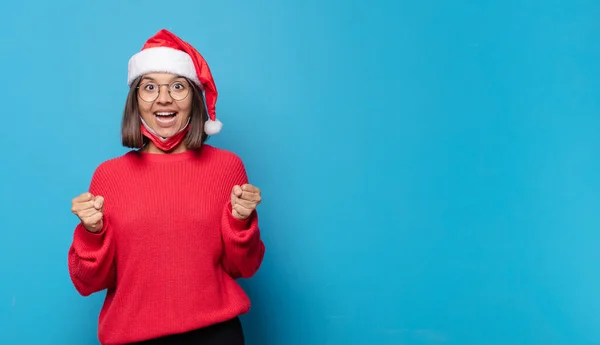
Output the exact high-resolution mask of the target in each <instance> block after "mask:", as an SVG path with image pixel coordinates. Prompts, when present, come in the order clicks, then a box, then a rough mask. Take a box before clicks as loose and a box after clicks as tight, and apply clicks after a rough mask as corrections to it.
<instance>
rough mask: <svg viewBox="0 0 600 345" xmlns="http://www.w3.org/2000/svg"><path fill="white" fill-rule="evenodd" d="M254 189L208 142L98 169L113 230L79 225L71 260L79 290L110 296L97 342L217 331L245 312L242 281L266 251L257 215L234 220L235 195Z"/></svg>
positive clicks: (95, 183)
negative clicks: (214, 326) (236, 191)
mask: <svg viewBox="0 0 600 345" xmlns="http://www.w3.org/2000/svg"><path fill="white" fill-rule="evenodd" d="M244 183H248V178H247V176H246V171H245V168H244V165H243V163H242V161H241V160H240V159H239V157H237V156H236V155H235V154H233V153H231V152H229V151H226V150H222V149H217V148H214V147H212V146H210V145H204V146H203V147H202V149H200V150H189V151H186V152H184V153H177V154H149V153H142V152H138V151H130V152H128V153H126V154H124V155H123V156H120V157H117V158H114V159H111V160H108V161H106V162H104V163H102V164H100V165H99V166H98V168H97V169H96V170H95V172H94V174H93V177H92V181H91V184H90V189H89V191H90V193H92V194H93V195H101V196H103V197H104V199H105V200H104V227H103V228H102V231H101V232H100V233H97V234H94V233H91V232H88V231H87V230H86V229H85V228H84V227H83V225H82V224H81V223H80V224H78V225H77V226H76V227H75V231H74V236H73V242H72V245H71V247H70V250H69V253H68V264H69V273H70V276H71V279H72V281H73V284H74V286H75V288H76V289H77V291H78V292H79V293H80V294H81V295H83V296H88V295H90V294H92V293H95V292H98V291H101V290H106V299H105V302H104V305H103V307H102V309H101V311H100V315H99V327H98V332H99V334H98V336H99V340H100V342H101V343H102V344H104V345H113V344H125V343H129V342H135V341H141V340H145V339H150V338H155V337H160V336H164V335H168V334H173V333H180V332H185V331H189V330H193V329H196V328H200V327H204V326H208V325H211V324H214V323H217V322H221V321H225V320H228V319H231V318H233V317H235V316H238V315H240V314H243V313H246V312H247V311H248V310H249V308H250V301H249V299H248V297H247V295H246V294H245V293H244V291H243V290H242V289H241V287H240V286H239V285H238V283H237V282H236V281H235V280H234V279H237V278H248V277H251V276H252V275H254V273H255V272H256V271H257V270H258V268H259V266H260V264H261V262H262V260H263V256H264V253H265V246H264V244H263V242H262V240H261V238H260V232H259V227H258V216H257V214H256V211H254V212H253V213H252V215H251V216H250V217H249V218H248V219H246V220H238V219H237V218H235V217H233V216H232V214H231V191H232V188H233V187H234V186H235V185H242V184H244Z"/></svg>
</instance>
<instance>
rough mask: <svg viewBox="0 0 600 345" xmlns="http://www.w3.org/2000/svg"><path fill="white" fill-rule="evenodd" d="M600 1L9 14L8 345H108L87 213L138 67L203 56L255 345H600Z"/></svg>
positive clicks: (157, 7) (133, 6)
mask: <svg viewBox="0 0 600 345" xmlns="http://www.w3.org/2000/svg"><path fill="white" fill-rule="evenodd" d="M599 15H600V4H599V3H597V2H593V1H584V0H571V1H567V0H563V1H559V0H552V1H516V0H513V1H475V0H473V1H466V0H463V1H432V0H426V1H412V2H409V1H396V2H393V1H389V2H387V3H386V2H383V1H378V2H374V3H372V4H371V5H368V4H367V1H332V0H330V1H326V2H320V1H315V0H305V1H287V2H275V1H264V0H257V1H252V2H245V1H244V2H243V1H240V2H235V1H219V2H216V1H215V2H197V1H196V2H194V1H180V2H173V3H170V4H169V3H168V2H165V1H160V2H159V1H154V0H148V1H144V2H133V1H104V2H93V3H92V2H90V3H88V2H81V1H63V2H56V1H55V2H41V1H38V2H33V3H32V2H22V3H18V2H12V3H3V4H2V5H0V23H1V24H0V28H1V30H0V38H1V42H2V43H3V44H2V46H3V50H2V54H1V55H0V56H1V57H0V59H1V60H2V66H4V68H3V71H2V86H1V91H2V92H1V93H0V95H1V96H2V101H3V102H2V103H3V104H2V107H3V110H4V111H3V114H4V116H3V120H2V133H1V136H0V142H1V143H2V148H3V155H2V168H1V171H0V188H1V195H0V214H1V217H0V229H1V236H2V237H1V239H0V262H1V264H0V276H1V277H2V283H1V284H0V343H2V344H47V345H54V344H56V345H58V344H60V345H68V344H77V345H85V344H95V343H97V340H96V318H97V313H98V311H99V308H100V304H101V302H102V298H103V294H97V295H94V296H92V297H89V298H83V297H80V296H79V295H77V294H76V292H75V290H74V289H73V287H72V285H71V282H70V281H69V277H68V272H67V262H66V254H67V250H68V246H69V244H70V240H71V236H72V230H73V227H74V225H75V223H76V220H75V218H74V216H73V215H72V214H71V213H70V201H71V198H72V197H74V196H76V195H78V194H79V193H81V192H82V191H84V190H85V188H86V187H87V185H88V183H89V179H90V177H91V173H92V171H93V169H94V168H95V167H96V165H97V164H99V163H100V162H101V161H103V160H105V159H108V158H110V157H113V156H116V155H119V154H122V153H123V152H125V150H124V149H123V148H122V147H120V142H119V124H120V116H121V111H122V107H123V103H124V99H125V95H126V92H127V88H126V73H127V60H128V58H129V56H130V55H131V54H133V53H134V52H136V51H137V50H138V49H139V48H140V47H141V45H142V44H143V42H144V41H145V39H146V38H147V37H149V36H150V35H152V34H153V33H154V32H156V31H157V30H158V29H160V28H162V27H165V28H168V29H171V30H173V31H175V32H176V33H178V34H179V35H181V36H182V37H184V39H186V40H188V41H190V42H191V43H193V44H194V45H196V46H197V47H198V48H199V49H200V50H201V51H202V53H203V54H204V55H205V57H206V58H207V60H208V61H209V63H210V66H211V68H212V70H213V72H214V75H215V78H216V80H217V86H218V87H219V91H220V98H219V103H218V108H217V109H218V110H217V111H218V114H219V117H220V119H221V120H222V121H223V122H224V125H225V127H224V130H223V132H222V133H221V134H220V135H219V136H218V137H215V138H212V139H211V140H210V142H211V143H212V144H213V145H216V146H219V147H223V148H226V149H230V150H233V151H235V152H236V153H238V154H239V155H240V156H241V157H242V158H243V159H244V161H245V162H246V165H247V169H248V173H249V175H250V178H251V180H252V181H253V183H254V184H256V185H258V186H260V187H261V188H262V190H263V193H264V202H263V204H262V205H261V207H260V212H261V222H262V227H263V234H264V240H265V242H266V245H267V247H268V252H267V256H266V258H265V261H264V265H263V266H262V269H261V271H260V272H259V273H258V274H257V275H256V276H255V277H254V278H252V279H250V280H248V281H244V282H243V285H244V287H245V288H246V290H247V291H248V293H249V295H250V296H251V298H252V300H253V303H254V304H253V309H252V311H251V313H250V314H248V315H246V316H245V317H244V319H243V321H244V327H245V328H246V332H247V337H248V344H249V345H258V344H261V345H262V344H265V345H283V344H285V345H300V344H302V345H304V344H306V345H316V344H330V345H338V344H340V345H341V344H380V345H387V344H389V345H392V344H394V345H397V344H410V345H420V344H439V343H443V344H452V345H455V344H456V345H458V344H460V345H464V344H474V345H475V344H477V345H508V344H547V345H554V344H568V345H576V344H592V343H600V330H599V329H598V328H597V327H596V326H597V324H598V322H600V316H599V314H598V313H597V310H598V307H600V295H598V293H597V292H598V288H600V273H598V270H597V266H598V260H599V259H600V254H598V253H600V250H598V249H599V243H600V235H599V232H598V227H599V226H600V220H599V217H598V215H597V212H598V209H599V207H600V182H599V179H598V174H599V172H600V165H599V159H598V157H599V154H600V139H599V138H600V136H599V134H598V133H599V131H600V117H599V116H598V114H599V111H600V103H599V101H598V100H599V99H600V97H599V91H600V89H599V86H600V81H599V80H600V74H599V72H600V70H599V67H598V66H599V64H598V61H599V58H600V49H599V46H600V45H599V44H598V41H597V37H598V36H599V35H600V24H598V20H597V19H598V17H599Z"/></svg>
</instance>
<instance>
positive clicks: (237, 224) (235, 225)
mask: <svg viewBox="0 0 600 345" xmlns="http://www.w3.org/2000/svg"><path fill="white" fill-rule="evenodd" d="M231 211H232V209H231V202H228V203H227V218H228V219H229V225H230V226H231V229H233V230H238V231H244V230H248V229H250V226H251V225H252V217H254V213H255V212H256V211H254V212H252V214H250V216H249V217H248V218H246V219H238V218H236V217H235V216H234V215H233V213H231Z"/></svg>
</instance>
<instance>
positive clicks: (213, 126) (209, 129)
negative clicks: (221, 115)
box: [204, 119, 223, 135]
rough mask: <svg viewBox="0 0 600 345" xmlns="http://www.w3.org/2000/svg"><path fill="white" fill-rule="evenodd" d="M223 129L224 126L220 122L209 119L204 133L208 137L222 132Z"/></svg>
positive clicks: (205, 124)
mask: <svg viewBox="0 0 600 345" xmlns="http://www.w3.org/2000/svg"><path fill="white" fill-rule="evenodd" d="M221 128H223V124H222V123H221V121H219V120H215V121H213V120H211V119H208V121H206V122H205V123H204V133H206V134H208V135H213V134H217V133H219V132H220V131H221Z"/></svg>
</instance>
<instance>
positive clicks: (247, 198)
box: [231, 184, 262, 220]
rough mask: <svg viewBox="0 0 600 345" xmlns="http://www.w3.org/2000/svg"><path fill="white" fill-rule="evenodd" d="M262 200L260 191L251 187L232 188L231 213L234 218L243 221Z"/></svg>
mask: <svg viewBox="0 0 600 345" xmlns="http://www.w3.org/2000/svg"><path fill="white" fill-rule="evenodd" d="M261 201H262V198H261V196H260V189H258V188H257V187H255V186H253V185H251V184H244V185H242V186H238V185H236V186H233V190H232V191H231V213H232V214H233V216H234V217H236V218H237V219H240V220H244V219H246V218H248V217H249V216H250V214H252V212H253V211H254V210H255V209H256V206H258V204H260V202H261Z"/></svg>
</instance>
